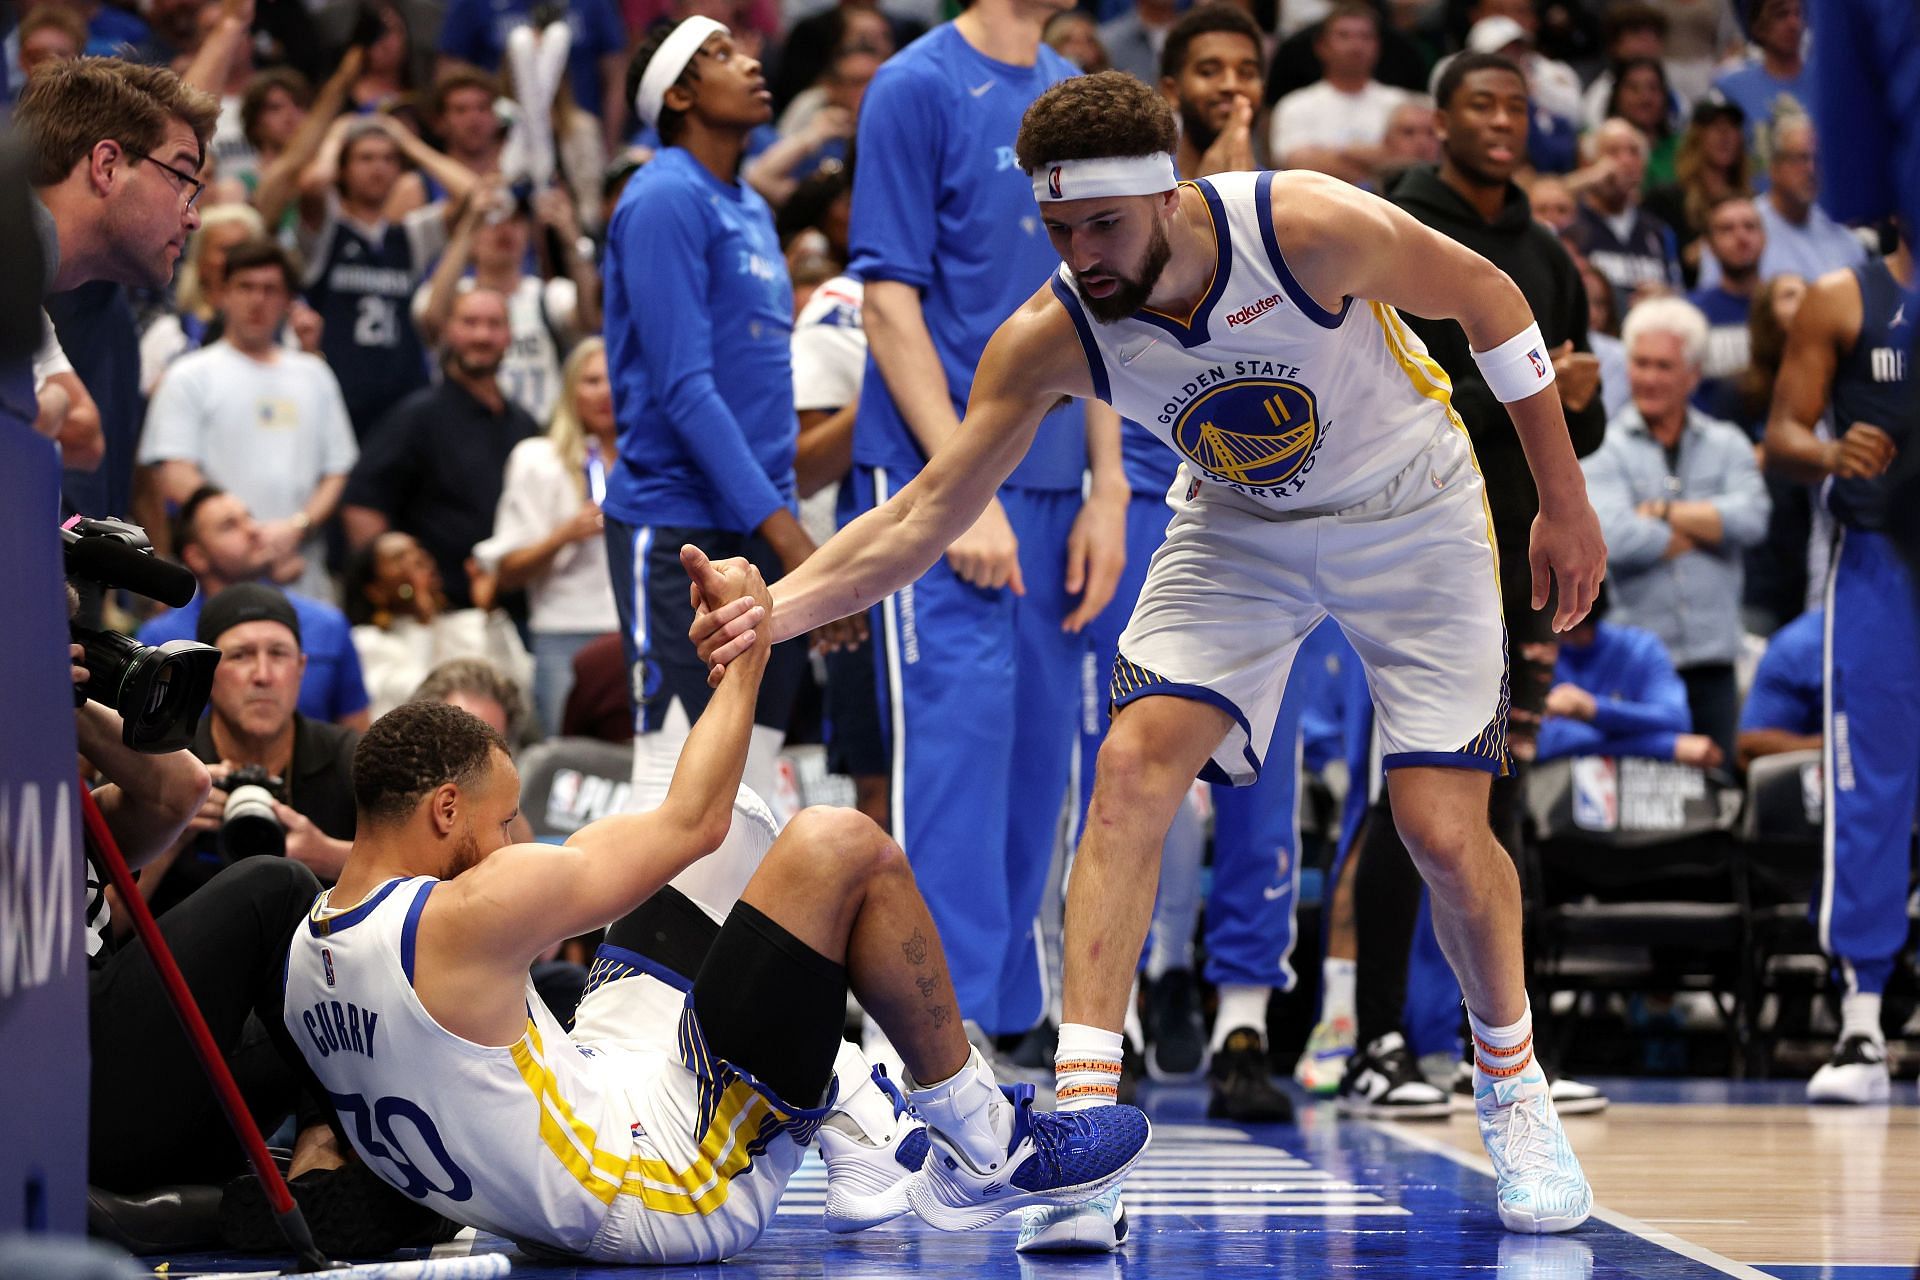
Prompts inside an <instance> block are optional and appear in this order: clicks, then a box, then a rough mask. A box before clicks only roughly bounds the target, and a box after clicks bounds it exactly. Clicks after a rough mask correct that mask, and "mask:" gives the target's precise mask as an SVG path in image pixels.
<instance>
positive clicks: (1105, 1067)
mask: <svg viewBox="0 0 1920 1280" xmlns="http://www.w3.org/2000/svg"><path fill="white" fill-rule="evenodd" d="M1053 1095H1054V1108H1055V1109H1056V1110H1059V1111H1084V1110H1086V1109H1087V1108H1089V1107H1110V1106H1112V1105H1113V1104H1114V1103H1115V1102H1117V1101H1119V1099H1120V1033H1119V1032H1118V1031H1104V1030H1102V1029H1101V1028H1099V1027H1090V1026H1087V1025H1086V1024H1085V1023H1083V1022H1069V1023H1067V1024H1066V1025H1064V1026H1062V1027H1061V1028H1060V1047H1059V1048H1058V1049H1056V1050H1055V1051H1054V1054H1053Z"/></svg>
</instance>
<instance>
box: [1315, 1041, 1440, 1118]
mask: <svg viewBox="0 0 1920 1280" xmlns="http://www.w3.org/2000/svg"><path fill="white" fill-rule="evenodd" d="M1334 1109H1335V1110H1337V1111H1338V1112H1339V1113H1340V1114H1341V1115H1343V1116H1358V1117H1361V1118H1363V1119H1367V1120H1444V1119H1446V1118H1447V1116H1448V1115H1449V1114H1451V1113H1452V1110H1453V1104H1452V1102H1451V1101H1450V1100H1449V1099H1448V1097H1447V1095H1446V1094H1445V1093H1443V1092H1442V1091H1441V1090H1439V1089H1436V1088H1434V1087H1433V1086H1432V1085H1430V1084H1428V1083H1427V1081H1426V1079H1425V1077H1423V1076H1422V1075H1421V1074H1420V1066H1419V1064H1418V1063H1416V1062H1415V1061H1414V1060H1413V1054H1412V1053H1411V1052H1409V1051H1408V1049H1407V1042H1406V1040H1405V1039H1404V1038H1403V1037H1402V1036H1401V1034H1400V1033H1399V1032H1398V1031H1389V1032H1388V1033H1387V1034H1386V1035H1384V1036H1381V1037H1379V1038H1378V1039H1376V1040H1375V1041H1374V1042H1373V1043H1372V1044H1370V1045H1368V1046H1367V1047H1366V1048H1364V1049H1361V1050H1360V1051H1359V1052H1357V1053H1355V1054H1354V1055H1353V1057H1352V1059H1350V1060H1349V1061H1348V1063H1347V1074H1346V1075H1344V1076H1342V1077H1341V1079H1340V1091H1339V1093H1338V1094H1336V1095H1335V1097H1334Z"/></svg>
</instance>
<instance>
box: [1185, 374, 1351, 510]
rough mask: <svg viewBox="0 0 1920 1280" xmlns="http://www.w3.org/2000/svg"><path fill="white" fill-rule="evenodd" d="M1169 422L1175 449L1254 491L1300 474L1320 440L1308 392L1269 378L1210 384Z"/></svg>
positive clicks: (1315, 406)
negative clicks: (1204, 391) (1203, 393)
mask: <svg viewBox="0 0 1920 1280" xmlns="http://www.w3.org/2000/svg"><path fill="white" fill-rule="evenodd" d="M1172 425H1173V431H1172V437H1173V442H1174V444H1175V445H1176V446H1178V447H1179V449H1180V452H1182V453H1184V454H1186V455H1187V457H1189V458H1191V459H1192V460H1193V461H1194V462H1195V463H1197V464H1198V465H1200V466H1201V467H1204V468H1205V469H1206V470H1207V471H1209V472H1210V473H1212V474H1213V475H1216V476H1219V477H1220V478H1221V479H1222V480H1225V481H1227V482H1228V483H1230V484H1235V485H1246V486H1247V487H1249V488H1256V489H1274V488H1280V487H1283V486H1286V485H1288V484H1290V483H1291V482H1293V481H1296V480H1299V479H1301V478H1302V477H1304V475H1305V474H1306V471H1307V469H1308V467H1309V466H1311V465H1312V462H1313V455H1314V453H1315V452H1316V451H1317V450H1318V449H1319V447H1320V440H1321V424H1320V412H1319V406H1318V404H1316V403H1315V401H1314V396H1313V392H1311V391H1309V390H1308V389H1307V388H1305V387H1303V386H1301V385H1300V384H1299V383H1297V382H1287V381H1283V380H1279V379H1273V378H1243V379H1240V380H1239V381H1235V382H1229V383H1227V384H1226V385H1224V386H1219V387H1215V388H1214V389H1213V390H1211V391H1209V392H1207V393H1206V394H1205V395H1203V396H1200V397H1199V398H1198V399H1196V400H1194V401H1193V403H1192V404H1189V405H1188V406H1187V407H1186V409H1185V411H1184V412H1182V413H1181V414H1180V416H1179V417H1178V418H1176V419H1175V420H1174V422H1173V424H1172Z"/></svg>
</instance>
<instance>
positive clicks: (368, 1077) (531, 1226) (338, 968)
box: [285, 877, 633, 1251]
mask: <svg viewBox="0 0 1920 1280" xmlns="http://www.w3.org/2000/svg"><path fill="white" fill-rule="evenodd" d="M438 883H439V881H437V880H434V879H431V878H428V877H420V878H417V879H412V880H389V881H387V882H386V883H385V884H383V885H381V886H380V887H379V888H378V889H376V890H375V891H374V892H373V893H372V894H371V895H369V896H368V897H367V899H366V901H364V902H362V903H361V904H359V905H358V906H355V907H351V908H349V909H347V910H345V911H335V910H333V909H332V908H331V907H330V906H329V905H328V897H329V894H322V895H320V898H319V901H318V902H316V903H315V904H314V908H313V910H312V912H311V913H310V914H309V916H308V918H307V920H306V921H305V922H304V923H302V924H301V926H300V927H299V928H298V929H296V930H294V936H293V942H292V944H291V946H290V948H289V952H288V956H287V983H286V1014H285V1017H286V1024H287V1032H288V1034H290V1035H291V1036H292V1037H293V1040H294V1043H295V1044H297V1045H299V1046H300V1050H301V1052H302V1053H303V1054H304V1055H305V1057H306V1059H307V1062H308V1064H309V1065H311V1066H312V1068H313V1070H314V1074H315V1075H317V1076H318V1077H319V1078H320V1083H321V1084H322V1085H323V1086H324V1087H325V1088H326V1090H327V1093H328V1094H329V1095H330V1096H331V1098H332V1101H333V1105H334V1107H335V1109H336V1110H337V1111H338V1112H339V1115H340V1122H341V1125H342V1126H343V1127H344V1128H345V1129H346V1131H347V1136H348V1138H349V1139H350V1140H351V1141H352V1142H353V1146H354V1149H355V1150H356V1151H358V1152H359V1153H360V1158H361V1159H362V1160H365V1161H366V1162H367V1165H368V1167H370V1168H371V1169H373V1170H374V1171H375V1172H376V1173H378V1174H379V1175H380V1176H381V1177H382V1178H384V1179H386V1180H387V1181H388V1182H390V1183H392V1184H393V1185H394V1186H395V1187H398V1188H399V1189H400V1190H402V1191H404V1192H406V1193H407V1194H408V1195H410V1196H411V1197H413V1198H414V1199H415V1200H419V1201H422V1202H424V1203H425V1204H427V1205H429V1206H431V1207H432V1208H433V1209H435V1210H437V1211H438V1212H440V1213H441V1214H444V1215H445V1216H447V1217H449V1218H452V1219H454V1220H455V1221H457V1222H464V1223H469V1224H471V1225H473V1226H476V1227H480V1228H483V1229H485V1230H488V1231H492V1232H495V1233H497V1234H499V1235H503V1236H506V1237H508V1238H509V1239H512V1240H517V1241H525V1242H531V1243H536V1244H543V1245H546V1246H547V1247H549V1248H558V1249H564V1250H568V1251H579V1250H582V1249H584V1248H586V1246H587V1245H588V1244H589V1243H590V1242H591V1241H592V1240H593V1238H594V1236H595V1234H596V1233H597V1232H598V1231H599V1230H600V1227H601V1224H602V1223H603V1222H604V1221H605V1220H606V1218H607V1212H608V1207H609V1205H610V1204H611V1203H612V1202H613V1200H614V1197H615V1195H616V1194H617V1193H618V1192H619V1190H620V1188H621V1180H622V1174H623V1172H624V1170H625V1169H626V1168H627V1165H628V1162H629V1158H630V1156H631V1153H632V1148H633V1139H632V1137H631V1135H630V1132H629V1125H630V1124H631V1118H630V1117H629V1116H628V1115H626V1114H625V1112H626V1110H627V1107H626V1101H625V1098H624V1097H623V1095H622V1094H621V1093H620V1092H619V1091H617V1090H615V1089H612V1088H608V1087H605V1085H606V1084H607V1083H608V1082H607V1081H605V1080H604V1075H605V1070H606V1066H607V1065H608V1063H607V1060H597V1059H595V1058H591V1057H588V1056H586V1055H585V1054H583V1053H582V1052H581V1051H580V1050H579V1049H578V1048H577V1047H576V1046H575V1045H574V1044H573V1042H572V1041H571V1040H569V1039H568V1038H567V1033H566V1032H565V1031H564V1030H562V1029H561V1027H560V1025H559V1024H558V1023H557V1022H555V1021H554V1018H553V1015H552V1014H550V1013H548V1012H547V1009H546V1006H545V1005H543V1004H542V1003H541V1002H540V998H539V996H537V995H536V994H534V990H533V984H532V982H531V981H529V982H528V984H527V994H526V1000H527V1028H526V1033H525V1034H524V1035H523V1036H522V1037H521V1038H520V1041H519V1042H518V1043H517V1044H514V1045H512V1046H510V1047H507V1048H492V1047H488V1046H485V1045H478V1044H474V1043H471V1042H470V1041H467V1040H463V1039H461V1038H460V1037H458V1036H455V1035H453V1034H452V1033H451V1032H449V1031H446V1030H444V1029H443V1028H441V1026H440V1025H439V1024H438V1023H436V1022H435V1021H434V1020H433V1018H432V1017H431V1016H430V1015H429V1014H428V1013H427V1011H426V1010H425V1009H424V1008H422V1007H421V1004H420V1001H419V999H418V998H417V997H416V996H415V995H414V992H413V983H412V973H413V942H414V931H415V928H416V926H417V925H418V923H419V919H420V911H421V908H422V907H423V906H424V905H425V903H426V901H427V896H428V895H429V894H430V893H432V891H433V889H434V887H435V886H436V885H437V884H438ZM583 1148H584V1149H583ZM596 1175H599V1176H596Z"/></svg>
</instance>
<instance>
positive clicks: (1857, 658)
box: [1766, 235, 1920, 1103]
mask: <svg viewBox="0 0 1920 1280" xmlns="http://www.w3.org/2000/svg"><path fill="white" fill-rule="evenodd" d="M1912 289H1913V249H1912V246H1911V244H1910V242H1909V241H1908V239H1907V238H1906V237H1905V236H1904V235H1903V236H1902V237H1901V241H1900V247H1899V250H1898V251H1897V252H1895V253H1894V254H1892V255H1891V256H1889V257H1887V258H1883V259H1879V260H1876V261H1873V262H1869V263H1866V264H1865V265H1864V266H1858V267H1852V268H1849V269H1848V270H1846V271H1836V272H1834V273H1833V274H1832V275H1827V276H1822V277H1821V278H1820V279H1819V280H1818V281H1817V282H1816V283H1815V284H1814V286H1813V288H1811V289H1809V290H1808V291H1807V298H1806V301H1805V302H1803V303H1801V304H1800V310H1799V312H1798V313H1797V314H1795V316H1794V318H1793V327H1792V330H1791V332H1789V334H1788V335H1787V354H1786V359H1785V362H1784V363H1783V364H1782V365H1781V368H1780V382H1779V385H1778V386H1777V387H1776V389H1775V391H1774V396H1773V416H1772V418H1771V420H1770V421H1768V423H1767V444H1766V449H1767V464H1768V466H1769V467H1770V468H1772V469H1773V470H1774V471H1776V472H1778V473H1779V474H1781V475H1783V476H1786V477H1788V478H1790V479H1793V480H1799V481H1803V482H1807V483H1818V484H1820V485H1821V486H1822V491H1823V493H1824V495H1825V498H1826V503H1827V507H1828V509H1829V510H1831V511H1832V512H1833V515H1834V518H1835V520H1836V521H1838V523H1839V532H1838V534H1837V535H1836V538H1837V541H1836V545H1835V547H1834V552H1833V560H1832V566H1831V567H1830V568H1829V569H1828V570H1827V640H1826V666H1827V670H1826V690H1827V706H1826V718H1827V723H1826V743H1825V752H1826V757H1825V760H1824V761H1823V766H1822V773H1823V775H1824V777H1825V782H1826V864H1825V872H1824V874H1823V875H1822V877H1821V884H1820V901H1819V902H1818V903H1816V904H1815V910H1816V923H1817V924H1818V925H1819V929H1820V946H1821V949H1822V950H1824V951H1825V952H1826V953H1827V954H1828V955H1830V956H1832V957H1833V958H1834V960H1835V961H1836V962H1838V964H1839V967H1840V973H1841V977H1842V979H1843V981H1844V982H1845V984H1846V989H1845V994H1844V995H1843V996H1842V998H1841V1002H1840V1009H1841V1026H1840V1040H1839V1043H1838V1044H1837V1045H1835V1047H1834V1051H1833V1057H1832V1058H1831V1059H1830V1060H1829V1061H1828V1062H1827V1064H1826V1065H1825V1066H1823V1067H1821V1068H1820V1070H1818V1071H1817V1072H1815V1073H1814V1076H1813V1079H1811V1080H1809V1081H1808V1082H1807V1099H1808V1101H1810V1102H1853V1103H1868V1102H1885V1101H1886V1100H1887V1094H1888V1090H1889V1088H1890V1085H1889V1081H1888V1073H1887V1043H1886V1037H1885V1035H1884V1034H1883V1033H1882V1031H1881V1029H1880V997H1881V995H1882V993H1883V992H1885V990H1886V987H1887V980H1888V979H1889V978H1890V977H1891V976H1892V975H1893V966H1894V960H1895V958H1896V957H1897V956H1898V955H1899V953H1900V949H1901V947H1903V946H1904V945H1905V944H1906V939H1907V865H1908V863H1907V851H1908V848H1909V847H1910V846H1911V844H1912V832H1913V815H1914V806H1915V802H1916V800H1920V669H1916V667H1915V664H1914V654H1915V652H1916V651H1920V604H1917V603H1916V601H1915V597H1914V588H1913V579H1912V572H1911V570H1910V569H1909V568H1908V567H1907V565H1906V563H1905V562H1904V561H1903V560H1902V559H1901V557H1900V555H1899V553H1898V552H1897V551H1896V549H1895V548H1894V546H1893V544H1892V543H1891V542H1890V541H1889V540H1888V539H1887V536H1886V534H1885V533H1884V532H1883V530H1884V529H1885V527H1886V524H1887V517H1888V514H1889V512H1890V510H1891V508H1890V505H1889V502H1888V485H1887V480H1886V472H1887V468H1888V467H1889V466H1891V465H1892V463H1893V460H1894V458H1895V456H1896V455H1897V454H1898V453H1899V452H1900V451H1901V450H1902V449H1907V448H1912V447H1913V442H1912V441H1911V440H1902V441H1899V442H1898V445H1896V441H1895V438H1894V436H1893V435H1892V434H1890V433H1891V432H1894V431H1898V430H1899V429H1900V427H1901V425H1902V424H1903V423H1904V422H1905V420H1906V417H1907V415H1908V413H1909V411H1910V408H1911V400H1910V397H1911V396H1912V394H1913V393H1912V391H1911V390H1910V389H1909V387H1908V384H1907V360H1908V349H1909V347H1910V346H1911V345H1912V342H1913V324H1914V320H1915V317H1914V315H1913V314H1912V312H1913V310H1914V308H1913V304H1912V293H1911V291H1912ZM1829 406H1830V407H1831V408H1832V409H1833V425H1834V430H1835V432H1836V433H1837V434H1838V439H1834V440H1822V439H1819V438H1818V437H1816V436H1815V435H1814V433H1813V424H1814V423H1816V422H1818V421H1819V420H1820V416H1821V414H1822V413H1823V412H1825V410H1826V409H1827V408H1828V407H1829Z"/></svg>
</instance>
